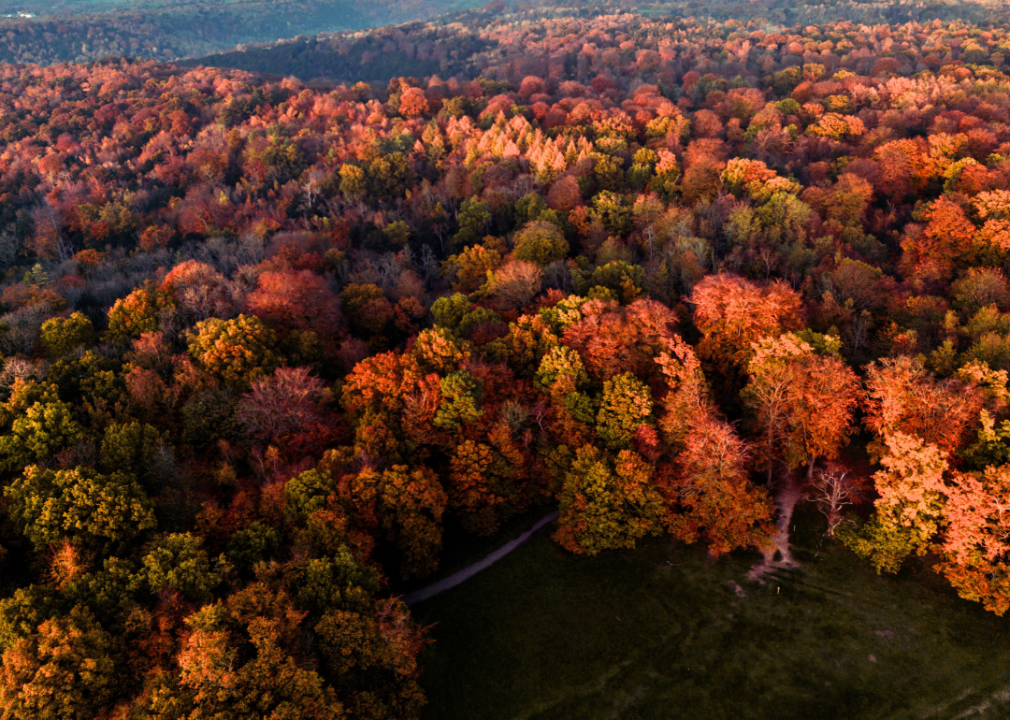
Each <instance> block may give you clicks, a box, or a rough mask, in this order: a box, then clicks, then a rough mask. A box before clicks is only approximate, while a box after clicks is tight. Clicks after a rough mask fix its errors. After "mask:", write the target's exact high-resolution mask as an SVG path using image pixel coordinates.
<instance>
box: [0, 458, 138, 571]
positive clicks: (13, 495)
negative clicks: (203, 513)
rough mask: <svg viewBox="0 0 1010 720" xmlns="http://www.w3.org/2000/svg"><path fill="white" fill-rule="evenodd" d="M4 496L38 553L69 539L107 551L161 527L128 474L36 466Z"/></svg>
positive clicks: (134, 480) (16, 481)
mask: <svg viewBox="0 0 1010 720" xmlns="http://www.w3.org/2000/svg"><path fill="white" fill-rule="evenodd" d="M4 496H6V498H7V500H8V502H9V503H10V517H11V520H12V521H13V522H14V524H15V525H16V526H17V527H18V528H19V529H20V530H21V532H22V533H24V535H25V536H26V537H27V538H28V539H29V540H30V541H31V542H32V544H33V545H35V547H36V548H37V549H39V550H41V549H43V548H45V547H46V546H48V545H51V544H52V543H55V542H58V541H60V540H69V541H70V542H73V543H78V544H80V545H83V546H85V547H88V548H90V549H93V550H97V551H100V552H106V551H108V550H111V549H114V548H117V547H121V546H123V545H125V544H126V543H128V542H129V541H131V540H133V539H134V538H136V537H137V536H138V535H140V534H141V533H143V532H144V531H146V530H151V529H153V528H154V527H155V525H156V524H157V523H156V522H155V519H154V511H153V507H152V503H151V501H150V500H149V499H148V498H147V496H146V495H145V494H144V491H143V489H141V487H140V485H139V484H137V481H136V479H135V478H134V477H133V476H132V475H128V474H126V473H120V472H115V473H112V474H110V475H103V474H101V473H99V472H97V471H95V470H91V469H89V468H85V467H79V468H75V469H73V470H43V469H42V468H39V467H38V466H35V465H32V466H30V467H27V468H25V472H24V474H23V475H22V476H21V477H19V478H17V479H16V480H14V482H12V483H11V484H10V485H8V486H7V487H6V488H4Z"/></svg>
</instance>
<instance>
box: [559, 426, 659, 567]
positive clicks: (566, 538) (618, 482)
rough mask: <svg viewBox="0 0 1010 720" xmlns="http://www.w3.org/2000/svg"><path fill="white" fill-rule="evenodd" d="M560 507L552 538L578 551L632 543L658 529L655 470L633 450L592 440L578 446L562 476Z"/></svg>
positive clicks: (621, 546)
mask: <svg viewBox="0 0 1010 720" xmlns="http://www.w3.org/2000/svg"><path fill="white" fill-rule="evenodd" d="M560 512H561V517H560V519H559V520H558V529H557V531H556V532H555V533H554V538H555V540H557V541H558V542H559V543H560V544H561V545H562V547H564V548H565V549H567V550H571V551H572V552H576V553H587V554H589V555H595V554H597V553H598V552H600V551H601V550H608V549H613V548H626V547H634V546H635V543H636V541H638V540H641V539H642V538H644V537H646V536H648V535H658V534H660V533H661V532H662V519H663V499H662V497H661V496H660V494H659V492H658V491H657V490H656V487H655V485H654V482H653V469H652V467H651V466H650V465H649V464H648V463H646V462H645V460H644V459H643V458H642V457H641V456H640V455H638V453H636V452H634V451H632V450H621V451H620V452H619V453H618V454H617V456H616V457H614V456H611V455H609V454H607V453H605V452H603V451H600V450H598V449H596V448H595V447H593V446H591V445H587V446H584V447H582V448H580V449H579V450H578V452H577V453H576V456H575V460H574V462H573V463H572V466H571V470H570V471H569V472H568V474H567V475H566V476H565V479H564V484H563V486H562V490H561V508H560Z"/></svg>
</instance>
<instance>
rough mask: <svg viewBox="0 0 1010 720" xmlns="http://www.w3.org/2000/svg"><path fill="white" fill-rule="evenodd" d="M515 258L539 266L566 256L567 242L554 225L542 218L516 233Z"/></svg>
mask: <svg viewBox="0 0 1010 720" xmlns="http://www.w3.org/2000/svg"><path fill="white" fill-rule="evenodd" d="M512 254H513V256H514V257H515V259H516V260H525V261H526V262H531V263H534V264H536V265H540V266H541V267H542V266H544V265H547V264H548V263H551V262H554V261H555V260H564V259H565V258H566V257H568V242H567V241H566V240H565V236H564V234H563V233H562V232H561V230H560V229H558V227H557V226H556V225H553V224H551V223H549V222H544V221H542V220H539V221H534V222H531V223H529V224H527V225H526V227H524V228H523V229H522V231H521V232H520V233H519V234H518V235H516V246H515V250H513V253H512Z"/></svg>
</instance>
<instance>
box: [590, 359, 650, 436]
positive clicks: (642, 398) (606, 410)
mask: <svg viewBox="0 0 1010 720" xmlns="http://www.w3.org/2000/svg"><path fill="white" fill-rule="evenodd" d="M651 415H652V397H651V393H650V392H649V387H648V386H647V385H646V384H645V383H643V382H642V381H640V380H639V379H638V378H636V377H635V376H634V375H633V374H632V373H624V374H622V375H616V376H614V377H613V378H611V379H610V380H606V381H604V383H603V400H602V402H601V403H600V410H599V412H598V413H597V414H596V434H597V436H598V437H599V438H600V440H601V441H602V442H603V444H604V445H605V446H606V447H607V448H609V449H610V450H614V451H617V450H625V449H628V448H629V447H630V446H631V437H632V435H634V434H635V431H636V430H637V429H638V428H639V426H641V425H643V424H645V423H648V422H649V418H650V417H651Z"/></svg>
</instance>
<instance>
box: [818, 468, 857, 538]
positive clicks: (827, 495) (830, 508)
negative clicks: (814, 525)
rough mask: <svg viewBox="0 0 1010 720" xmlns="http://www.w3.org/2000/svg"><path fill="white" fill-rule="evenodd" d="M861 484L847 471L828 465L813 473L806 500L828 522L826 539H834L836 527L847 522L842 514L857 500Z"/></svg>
mask: <svg viewBox="0 0 1010 720" xmlns="http://www.w3.org/2000/svg"><path fill="white" fill-rule="evenodd" d="M861 489H862V484H861V483H860V482H859V480H858V479H856V478H854V477H853V476H852V475H851V474H850V473H849V471H848V470H846V469H844V468H841V467H839V466H837V465H828V467H826V468H824V469H823V470H817V471H815V472H814V474H813V477H812V478H811V479H810V483H809V484H808V486H807V493H806V494H807V498H808V499H809V500H810V501H811V502H813V504H814V505H815V506H816V507H817V509H818V510H819V511H820V513H821V514H822V515H824V517H825V518H827V520H828V531H827V535H828V537H834V536H835V531H836V530H837V529H838V527H839V526H840V525H842V524H844V523H845V522H847V520H846V518H845V516H844V515H843V514H842V513H843V511H844V510H845V508H846V507H848V506H850V505H852V504H854V503H855V502H856V500H857V499H858V498H859V493H860V490H861Z"/></svg>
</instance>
